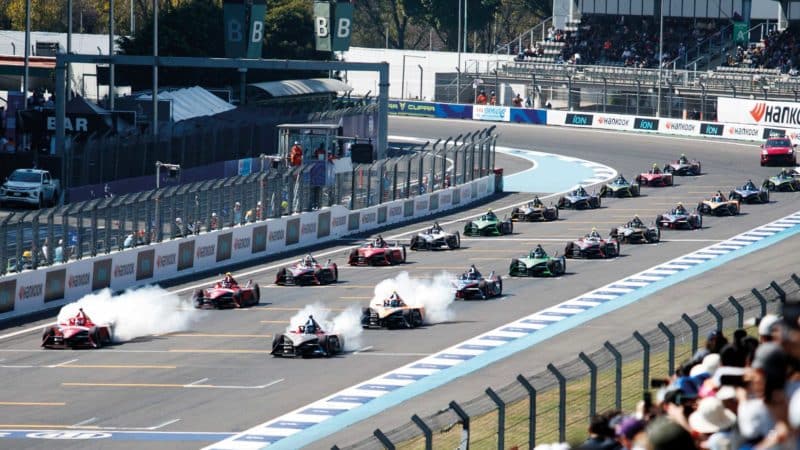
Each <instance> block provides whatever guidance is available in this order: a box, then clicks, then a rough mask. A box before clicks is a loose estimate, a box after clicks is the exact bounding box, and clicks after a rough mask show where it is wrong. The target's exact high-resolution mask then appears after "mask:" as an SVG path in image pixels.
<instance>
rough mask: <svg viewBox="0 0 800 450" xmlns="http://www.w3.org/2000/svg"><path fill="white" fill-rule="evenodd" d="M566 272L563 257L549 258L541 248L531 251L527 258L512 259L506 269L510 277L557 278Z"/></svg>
mask: <svg viewBox="0 0 800 450" xmlns="http://www.w3.org/2000/svg"><path fill="white" fill-rule="evenodd" d="M566 271H567V260H566V259H565V258H564V256H555V257H554V256H550V255H548V254H547V252H545V251H544V249H542V247H541V246H538V247H536V248H535V249H533V250H531V252H530V254H528V256H527V257H523V258H514V259H512V260H511V265H510V266H509V267H508V274H509V275H510V276H512V277H558V276H561V275H564V272H566Z"/></svg>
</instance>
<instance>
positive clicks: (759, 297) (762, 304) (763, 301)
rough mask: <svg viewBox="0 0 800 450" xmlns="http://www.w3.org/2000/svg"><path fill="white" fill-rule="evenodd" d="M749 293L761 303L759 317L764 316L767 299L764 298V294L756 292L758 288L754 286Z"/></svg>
mask: <svg viewBox="0 0 800 450" xmlns="http://www.w3.org/2000/svg"><path fill="white" fill-rule="evenodd" d="M750 293H751V294H753V297H755V298H756V299H757V300H758V302H759V303H761V314H760V315H759V317H764V316H766V315H767V299H765V298H764V296H763V295H761V292H758V289H756V288H753V289H751V290H750Z"/></svg>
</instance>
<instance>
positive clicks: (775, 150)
mask: <svg viewBox="0 0 800 450" xmlns="http://www.w3.org/2000/svg"><path fill="white" fill-rule="evenodd" d="M795 147H797V146H796V145H793V144H792V141H791V140H790V139H789V138H788V137H784V136H775V137H771V138H768V139H767V142H765V143H763V144H761V165H762V166H766V165H768V164H778V165H781V166H796V165H797V157H796V156H795V154H794V148H795Z"/></svg>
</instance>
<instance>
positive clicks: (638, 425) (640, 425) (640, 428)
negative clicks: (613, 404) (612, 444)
mask: <svg viewBox="0 0 800 450" xmlns="http://www.w3.org/2000/svg"><path fill="white" fill-rule="evenodd" d="M645 426H646V424H645V422H644V421H643V420H639V419H637V418H635V417H631V416H628V417H626V418H624V419H622V422H621V423H620V424H619V425H617V429H616V434H617V441H618V442H619V443H620V444H621V445H622V448H623V449H625V450H633V449H640V448H644V447H642V446H641V443H640V441H641V439H642V437H641V436H640V434H641V433H643V432H644V428H645ZM637 443H638V444H637Z"/></svg>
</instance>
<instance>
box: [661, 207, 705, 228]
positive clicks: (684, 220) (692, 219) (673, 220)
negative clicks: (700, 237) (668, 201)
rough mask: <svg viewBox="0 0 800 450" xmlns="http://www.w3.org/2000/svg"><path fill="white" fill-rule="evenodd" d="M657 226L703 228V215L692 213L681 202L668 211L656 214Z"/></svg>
mask: <svg viewBox="0 0 800 450" xmlns="http://www.w3.org/2000/svg"><path fill="white" fill-rule="evenodd" d="M656 227H658V228H674V229H680V230H695V229H697V228H703V216H701V215H700V214H694V213H690V212H689V211H688V210H687V209H686V208H684V207H683V205H681V204H679V205H678V206H676V207H675V208H672V209H671V210H669V211H668V212H666V213H664V214H659V215H658V216H656Z"/></svg>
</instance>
